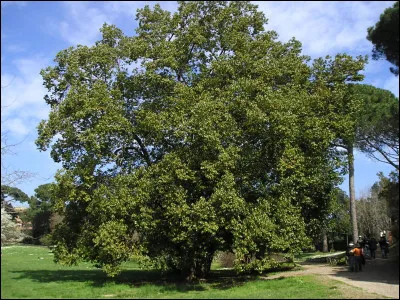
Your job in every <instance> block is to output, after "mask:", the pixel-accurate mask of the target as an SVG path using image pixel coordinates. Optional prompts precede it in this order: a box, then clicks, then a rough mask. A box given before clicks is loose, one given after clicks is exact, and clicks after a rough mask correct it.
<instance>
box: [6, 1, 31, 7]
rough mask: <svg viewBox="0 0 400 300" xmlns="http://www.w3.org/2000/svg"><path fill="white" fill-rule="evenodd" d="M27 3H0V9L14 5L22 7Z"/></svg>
mask: <svg viewBox="0 0 400 300" xmlns="http://www.w3.org/2000/svg"><path fill="white" fill-rule="evenodd" d="M27 2H28V1H1V8H4V7H7V6H10V5H16V6H17V7H24V6H25V5H26V4H27Z"/></svg>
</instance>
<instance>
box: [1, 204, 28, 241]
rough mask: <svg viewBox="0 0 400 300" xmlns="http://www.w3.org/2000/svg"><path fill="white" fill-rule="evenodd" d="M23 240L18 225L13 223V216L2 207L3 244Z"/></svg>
mask: <svg viewBox="0 0 400 300" xmlns="http://www.w3.org/2000/svg"><path fill="white" fill-rule="evenodd" d="M22 238H23V234H22V232H21V230H20V228H18V226H17V224H16V223H15V222H13V221H12V216H11V215H10V214H9V213H7V211H6V210H5V209H4V207H1V244H2V245H3V244H4V243H10V242H16V241H19V240H21V239H22Z"/></svg>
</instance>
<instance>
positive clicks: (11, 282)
mask: <svg viewBox="0 0 400 300" xmlns="http://www.w3.org/2000/svg"><path fill="white" fill-rule="evenodd" d="M212 270H213V271H212V274H211V276H210V278H209V279H207V280H206V281H204V282H200V283H192V284H190V283H186V282H183V281H180V280H177V279H176V278H173V277H170V276H162V275H161V274H160V273H159V272H157V271H154V270H141V269H140V267H139V265H138V264H137V263H136V262H134V261H130V262H126V263H125V264H124V265H123V272H122V273H121V274H120V275H118V276H117V277H115V278H113V279H112V278H107V277H106V275H105V274H104V273H103V272H102V271H101V270H99V269H97V268H95V267H94V266H92V264H90V263H86V262H83V263H80V264H79V265H78V266H72V267H67V266H61V265H58V264H55V263H54V262H53V254H52V253H51V251H49V249H48V248H46V247H38V246H12V247H5V248H2V257H1V297H2V298H160V299H161V298H187V299H189V298H241V299H244V298H263V299H268V298H274V299H299V298H303V299H305V298H307V299H310V298H335V297H338V294H337V291H335V290H333V289H332V288H331V287H330V286H327V285H324V284H321V283H320V282H319V280H318V278H317V277H315V276H311V275H310V276H301V277H291V278H281V279H273V280H262V279H259V278H258V277H256V276H237V275H236V274H235V273H234V272H233V271H232V270H218V265H214V266H213V268H212ZM336 284H337V283H336Z"/></svg>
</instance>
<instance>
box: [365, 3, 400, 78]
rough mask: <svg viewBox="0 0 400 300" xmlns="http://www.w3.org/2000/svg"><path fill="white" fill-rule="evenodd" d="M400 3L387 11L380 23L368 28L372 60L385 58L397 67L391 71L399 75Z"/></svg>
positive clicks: (382, 15)
mask: <svg viewBox="0 0 400 300" xmlns="http://www.w3.org/2000/svg"><path fill="white" fill-rule="evenodd" d="M399 38H400V37H399V1H396V2H395V3H394V4H393V6H392V7H389V8H387V9H385V11H384V12H383V13H382V14H381V16H380V19H379V21H378V22H377V23H376V24H375V25H374V26H372V27H369V28H368V35H367V39H368V40H369V41H371V42H372V44H373V45H374V48H373V50H372V58H373V59H379V58H381V57H385V58H386V59H387V60H388V61H389V62H391V63H392V64H394V65H395V66H396V67H397V68H396V67H391V68H390V71H391V72H392V73H393V74H395V75H399V43H400V40H399Z"/></svg>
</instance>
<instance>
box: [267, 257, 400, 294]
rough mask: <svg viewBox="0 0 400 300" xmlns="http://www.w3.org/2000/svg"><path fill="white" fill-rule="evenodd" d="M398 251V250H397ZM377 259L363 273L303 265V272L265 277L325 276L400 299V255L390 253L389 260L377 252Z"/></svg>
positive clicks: (344, 267)
mask: <svg viewBox="0 0 400 300" xmlns="http://www.w3.org/2000/svg"><path fill="white" fill-rule="evenodd" d="M397 251H398V250H397ZM376 257H377V258H376V259H374V260H370V259H367V261H366V264H365V266H364V268H363V270H362V271H361V272H350V271H349V270H348V267H347V266H332V265H329V264H316V263H302V264H301V265H302V267H303V270H297V271H288V272H282V273H279V274H275V275H271V276H267V277H264V279H274V278H279V277H282V276H284V277H287V276H296V275H306V274H316V275H324V276H326V277H328V278H331V279H335V280H339V281H342V282H344V283H347V284H349V285H353V286H356V287H359V288H361V289H363V290H365V291H366V292H368V293H376V294H379V295H383V296H386V297H390V298H394V299H399V254H398V252H397V253H393V254H392V253H390V254H389V257H388V258H387V259H383V258H380V257H381V253H380V251H377V254H376Z"/></svg>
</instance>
